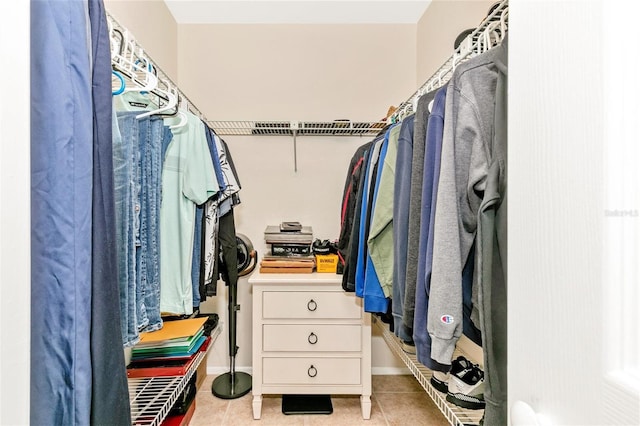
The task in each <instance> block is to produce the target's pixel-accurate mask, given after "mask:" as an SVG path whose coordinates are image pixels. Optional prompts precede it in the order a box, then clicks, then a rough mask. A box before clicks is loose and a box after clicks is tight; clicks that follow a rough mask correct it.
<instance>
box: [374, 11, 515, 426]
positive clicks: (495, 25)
mask: <svg viewBox="0 0 640 426" xmlns="http://www.w3.org/2000/svg"><path fill="white" fill-rule="evenodd" d="M508 4H509V2H508V0H503V1H501V2H500V4H498V5H497V6H496V7H495V8H494V9H493V10H492V11H491V13H490V14H489V15H488V16H487V17H486V18H485V19H484V20H483V21H482V22H481V23H480V24H479V25H478V27H477V28H476V29H475V30H474V31H473V32H472V33H471V34H470V35H469V36H467V37H466V38H465V40H464V41H463V42H462V43H461V44H460V46H458V48H456V49H455V50H454V52H453V54H452V55H451V57H449V59H448V60H447V61H446V62H445V63H444V64H443V65H442V66H441V67H440V68H438V70H437V71H436V72H435V73H434V74H433V75H432V76H431V78H429V79H428V80H427V81H426V82H425V83H424V84H423V85H422V86H421V87H420V88H419V89H418V90H416V92H415V93H414V94H413V95H412V96H411V97H410V98H409V99H407V100H406V101H404V102H403V103H401V104H400V106H399V107H398V109H397V110H396V111H395V112H394V113H393V114H392V115H391V117H390V118H389V121H390V122H392V123H395V122H399V121H401V120H402V119H403V118H405V117H406V116H408V115H410V114H411V113H412V112H414V111H415V109H416V104H417V101H418V99H419V98H420V96H422V95H424V94H425V93H428V92H429V91H432V90H435V89H437V88H439V87H442V86H444V85H445V84H446V83H447V82H448V81H449V79H450V78H451V76H452V75H453V71H454V70H455V67H456V65H458V64H460V63H461V62H463V61H465V60H467V59H470V58H472V57H474V56H476V55H478V54H480V53H482V52H485V51H487V50H489V49H490V48H492V47H494V46H496V45H498V44H499V43H500V42H501V41H502V39H503V38H504V36H505V35H506V33H507V24H508V22H507V20H508V16H509V6H508ZM373 324H374V325H376V326H377V327H378V330H379V331H380V333H381V335H382V337H383V338H384V340H385V342H386V343H387V346H389V348H390V349H391V350H392V351H393V352H394V353H395V354H396V355H397V356H398V358H400V360H401V361H402V362H403V363H404V364H405V365H406V366H407V368H408V369H409V370H410V371H411V373H412V374H413V375H414V377H415V378H416V379H417V380H418V382H419V383H420V385H421V386H422V387H423V389H424V390H425V392H426V393H427V395H429V397H431V399H432V400H433V401H434V403H435V404H436V406H437V407H438V408H439V409H440V411H441V412H442V414H443V415H444V416H445V417H446V419H447V420H448V421H449V423H451V424H452V425H455V426H468V425H477V424H479V422H480V420H481V418H482V414H483V412H484V410H468V409H463V408H461V407H458V406H456V405H454V404H452V403H450V402H447V400H446V394H443V393H440V392H438V391H437V390H436V389H435V388H434V387H433V386H432V385H431V382H430V379H431V375H432V372H431V370H429V369H427V368H426V367H425V366H424V365H422V364H421V363H420V362H418V360H417V358H416V356H415V355H410V354H407V353H406V352H405V351H404V350H403V349H402V345H401V342H400V339H399V338H398V337H397V336H396V335H395V334H394V333H393V332H391V331H390V330H389V327H388V326H386V325H385V324H383V323H382V321H380V320H378V319H375V317H374V321H373ZM455 355H465V356H467V355H466V354H465V353H464V351H463V350H462V348H460V347H456V350H455V352H454V356H455Z"/></svg>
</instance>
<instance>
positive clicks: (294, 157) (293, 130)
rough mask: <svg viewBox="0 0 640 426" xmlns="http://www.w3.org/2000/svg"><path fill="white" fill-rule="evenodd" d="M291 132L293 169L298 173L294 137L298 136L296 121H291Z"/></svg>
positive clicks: (296, 148) (296, 147)
mask: <svg viewBox="0 0 640 426" xmlns="http://www.w3.org/2000/svg"><path fill="white" fill-rule="evenodd" d="M290 126H291V132H292V134H293V171H294V172H296V173H298V143H297V139H296V137H297V136H298V128H299V126H298V122H297V121H291V122H290Z"/></svg>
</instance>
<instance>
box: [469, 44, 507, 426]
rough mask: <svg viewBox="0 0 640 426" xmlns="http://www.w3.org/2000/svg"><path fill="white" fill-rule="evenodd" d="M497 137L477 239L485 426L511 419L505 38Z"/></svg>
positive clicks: (500, 52)
mask: <svg viewBox="0 0 640 426" xmlns="http://www.w3.org/2000/svg"><path fill="white" fill-rule="evenodd" d="M495 49H496V55H495V56H494V65H495V67H496V72H497V81H496V95H495V112H494V124H493V128H494V136H493V139H492V143H491V153H492V156H491V161H490V163H489V169H488V171H487V183H486V186H485V191H484V197H483V199H482V204H481V205H480V208H479V216H478V232H477V236H476V241H477V247H478V249H477V265H478V266H477V277H478V279H477V285H476V287H477V291H478V299H477V300H478V303H477V306H478V308H479V309H478V320H479V324H480V329H481V331H482V336H483V337H484V341H483V356H484V370H485V381H486V387H485V392H484V399H485V402H486V407H485V411H484V423H485V424H487V425H491V424H506V423H507V421H508V416H507V347H508V342H507V110H508V109H507V86H508V84H507V82H508V73H507V61H508V56H507V53H508V44H507V39H506V38H505V39H504V40H503V41H502V44H501V46H499V47H496V48H495Z"/></svg>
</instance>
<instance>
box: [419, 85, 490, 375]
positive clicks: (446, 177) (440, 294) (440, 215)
mask: <svg viewBox="0 0 640 426" xmlns="http://www.w3.org/2000/svg"><path fill="white" fill-rule="evenodd" d="M455 77H456V76H454V78H452V80H451V82H450V83H449V87H448V90H447V99H446V104H445V123H444V132H443V142H442V159H441V166H440V167H441V169H440V178H439V184H438V194H437V202H436V214H435V224H434V252H433V267H432V276H431V287H430V292H429V309H428V318H427V330H428V331H429V334H430V336H431V358H432V359H434V360H435V361H437V362H439V363H441V364H445V365H449V364H451V358H452V355H453V351H454V349H455V345H456V342H457V341H458V338H459V337H460V335H461V334H462V269H463V267H464V265H465V262H466V260H467V257H468V256H469V252H470V249H471V246H472V245H473V240H474V238H475V232H476V224H477V211H478V208H479V206H480V202H481V201H482V193H483V191H484V184H485V179H486V174H487V164H488V158H489V153H488V152H487V145H485V143H484V135H485V134H486V132H485V131H483V118H484V117H482V115H483V114H480V113H479V110H478V108H477V104H476V103H477V101H478V100H477V99H476V98H468V97H467V96H466V95H465V92H464V90H461V88H460V87H459V85H458V83H459V81H458V80H457V79H456V78H455ZM483 101H487V99H483ZM483 103H484V102H481V103H480V104H483ZM490 103H491V101H490Z"/></svg>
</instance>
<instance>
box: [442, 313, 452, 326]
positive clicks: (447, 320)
mask: <svg viewBox="0 0 640 426" xmlns="http://www.w3.org/2000/svg"><path fill="white" fill-rule="evenodd" d="M440 321H442V322H443V323H445V324H453V317H452V316H451V315H443V316H441V317H440Z"/></svg>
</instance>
